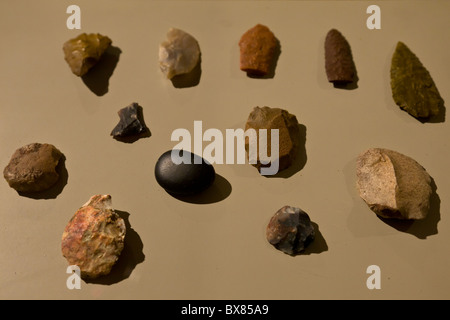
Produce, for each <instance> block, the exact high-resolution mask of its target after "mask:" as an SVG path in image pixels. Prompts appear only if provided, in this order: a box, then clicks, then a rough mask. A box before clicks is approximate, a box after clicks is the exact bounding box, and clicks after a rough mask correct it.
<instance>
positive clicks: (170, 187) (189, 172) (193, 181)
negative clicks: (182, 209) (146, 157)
mask: <svg viewBox="0 0 450 320" xmlns="http://www.w3.org/2000/svg"><path fill="white" fill-rule="evenodd" d="M176 152H178V153H177V154H178V155H180V157H181V156H184V157H185V159H186V160H187V159H190V163H185V162H188V161H185V162H182V163H180V164H175V163H174V162H173V161H172V150H169V151H166V152H164V153H163V154H162V155H161V157H159V159H158V161H157V162H156V165H155V177H156V181H157V182H158V183H159V185H160V186H161V187H163V188H164V189H165V190H166V191H167V192H168V193H171V194H175V195H192V194H196V193H200V192H201V191H203V190H205V189H207V188H208V187H209V186H211V185H212V183H213V182H214V178H215V176H216V172H215V171H214V167H213V166H212V165H211V164H209V163H207V162H206V161H205V160H204V159H203V158H202V157H200V156H198V155H196V154H194V153H191V152H188V151H185V150H176ZM180 152H181V153H180ZM182 152H184V154H183V153H182ZM197 163H199V164H197Z"/></svg>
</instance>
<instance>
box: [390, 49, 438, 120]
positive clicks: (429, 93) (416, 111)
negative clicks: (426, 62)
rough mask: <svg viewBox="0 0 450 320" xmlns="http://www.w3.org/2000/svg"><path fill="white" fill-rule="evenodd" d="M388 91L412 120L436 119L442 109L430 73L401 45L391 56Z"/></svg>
mask: <svg viewBox="0 0 450 320" xmlns="http://www.w3.org/2000/svg"><path fill="white" fill-rule="evenodd" d="M391 89H392V97H393V98H394V101H395V103H396V104H397V105H398V106H399V107H400V108H401V109H403V110H405V111H406V112H408V113H409V114H410V115H412V116H413V117H415V118H429V117H431V116H437V115H438V114H439V112H440V110H441V109H442V108H443V106H444V100H443V99H442V98H441V96H440V94H439V91H438V89H437V88H436V85H435V83H434V81H433V79H432V78H431V75H430V73H429V72H428V70H427V69H426V68H425V67H424V66H423V65H422V63H421V62H420V60H419V58H417V56H416V55H415V54H414V53H413V52H412V51H411V50H410V49H409V48H408V47H407V46H406V45H405V44H404V43H403V42H398V43H397V47H396V48H395V52H394V55H393V56H392V63H391Z"/></svg>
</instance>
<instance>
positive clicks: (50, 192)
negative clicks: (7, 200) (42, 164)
mask: <svg viewBox="0 0 450 320" xmlns="http://www.w3.org/2000/svg"><path fill="white" fill-rule="evenodd" d="M55 170H56V172H57V173H58V175H59V178H58V181H56V183H55V184H54V185H53V186H51V187H50V188H49V189H47V190H43V191H39V192H21V191H18V192H17V193H18V194H19V195H20V196H22V197H26V198H31V199H36V200H39V199H46V200H48V199H56V198H57V197H58V195H59V194H60V193H61V192H62V191H63V189H64V187H65V186H66V185H67V182H68V180H69V173H68V172H67V169H66V157H65V156H64V155H62V157H61V159H59V162H58V165H57V166H56V168H55Z"/></svg>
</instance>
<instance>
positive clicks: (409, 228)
mask: <svg viewBox="0 0 450 320" xmlns="http://www.w3.org/2000/svg"><path fill="white" fill-rule="evenodd" d="M431 188H432V194H431V198H430V211H429V212H428V215H427V217H426V218H425V219H423V220H400V219H387V218H382V217H379V216H377V217H378V218H379V219H380V220H381V221H383V222H384V223H386V224H387V225H389V226H391V227H392V228H394V229H396V230H398V231H401V232H406V233H409V234H412V235H414V236H416V237H417V238H419V239H426V238H427V237H428V236H431V235H435V234H437V233H438V229H437V225H438V223H439V221H440V220H441V213H440V207H441V200H440V198H439V195H438V194H437V192H436V190H437V187H436V183H435V182H434V179H431Z"/></svg>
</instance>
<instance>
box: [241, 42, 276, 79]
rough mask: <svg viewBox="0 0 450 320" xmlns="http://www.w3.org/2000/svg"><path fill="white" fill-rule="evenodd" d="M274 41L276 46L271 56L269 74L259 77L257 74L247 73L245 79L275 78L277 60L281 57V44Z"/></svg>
mask: <svg viewBox="0 0 450 320" xmlns="http://www.w3.org/2000/svg"><path fill="white" fill-rule="evenodd" d="M276 40H277V45H276V47H275V51H274V54H273V61H272V64H271V65H270V69H269V72H267V74H265V75H261V74H259V73H255V72H250V71H249V72H247V77H249V78H252V79H273V78H274V77H275V70H276V68H277V64H278V59H279V58H280V55H281V44H280V41H279V40H278V39H276Z"/></svg>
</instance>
